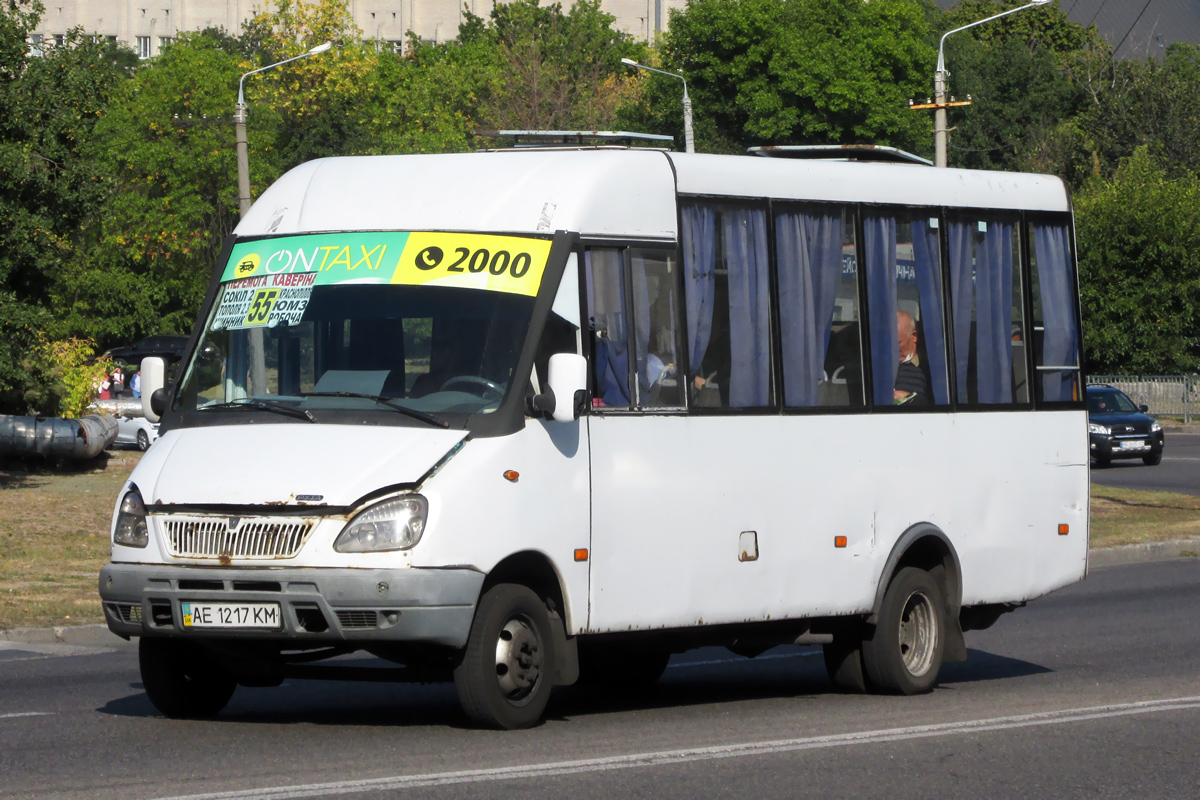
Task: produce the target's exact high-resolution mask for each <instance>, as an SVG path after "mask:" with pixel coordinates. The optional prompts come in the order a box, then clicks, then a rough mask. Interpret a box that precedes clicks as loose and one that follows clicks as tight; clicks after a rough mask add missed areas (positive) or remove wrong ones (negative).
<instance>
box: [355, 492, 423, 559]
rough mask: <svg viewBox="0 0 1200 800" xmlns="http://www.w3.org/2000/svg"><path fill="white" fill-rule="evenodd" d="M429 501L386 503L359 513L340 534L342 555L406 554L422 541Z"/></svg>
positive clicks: (405, 498) (413, 499) (407, 499)
mask: <svg viewBox="0 0 1200 800" xmlns="http://www.w3.org/2000/svg"><path fill="white" fill-rule="evenodd" d="M428 514H429V501H427V500H426V499H425V498H424V497H422V496H421V495H419V494H406V495H404V496H403V497H394V498H392V499H391V500H384V501H383V502H382V503H377V504H376V505H373V506H371V507H370V508H368V509H366V510H365V511H362V512H359V513H358V514H356V515H355V516H354V518H353V519H351V520H350V522H349V524H347V525H346V527H345V528H344V529H343V530H342V532H341V533H339V534H338V537H337V540H336V541H335V542H334V543H333V549H334V550H336V551H338V552H339V553H377V552H381V551H384V550H406V549H408V548H409V547H412V546H413V545H415V544H416V543H417V542H419V541H421V534H422V533H424V532H425V518H426V517H427V516H428Z"/></svg>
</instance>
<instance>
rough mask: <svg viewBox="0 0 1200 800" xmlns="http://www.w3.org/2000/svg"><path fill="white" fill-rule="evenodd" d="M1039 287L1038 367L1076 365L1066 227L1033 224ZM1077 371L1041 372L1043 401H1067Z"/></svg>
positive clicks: (1072, 286)
mask: <svg viewBox="0 0 1200 800" xmlns="http://www.w3.org/2000/svg"><path fill="white" fill-rule="evenodd" d="M1032 227H1033V248H1034V254H1035V256H1036V257H1037V277H1038V288H1039V289H1040V293H1041V296H1042V297H1041V300H1042V325H1043V326H1044V328H1045V330H1044V333H1043V337H1042V357H1041V359H1040V360H1039V361H1038V363H1039V364H1040V365H1044V366H1051V367H1060V366H1065V367H1076V366H1078V365H1079V332H1078V331H1077V330H1076V328H1075V320H1076V316H1075V276H1074V274H1073V273H1072V272H1071V231H1070V229H1069V228H1068V227H1067V226H1066V225H1061V224H1050V225H1041V224H1038V223H1033V225H1032ZM1076 380H1077V372H1076V371H1075V370H1062V371H1058V372H1055V371H1050V370H1042V381H1041V382H1042V399H1043V400H1048V401H1051V402H1056V401H1069V400H1073V399H1075V398H1074V397H1073V396H1072V393H1073V390H1074V387H1075V381H1076Z"/></svg>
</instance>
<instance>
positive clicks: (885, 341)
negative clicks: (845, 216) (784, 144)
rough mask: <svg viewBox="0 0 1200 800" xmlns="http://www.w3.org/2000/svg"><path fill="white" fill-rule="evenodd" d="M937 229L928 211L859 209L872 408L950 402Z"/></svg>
mask: <svg viewBox="0 0 1200 800" xmlns="http://www.w3.org/2000/svg"><path fill="white" fill-rule="evenodd" d="M938 233H939V228H938V219H937V217H936V216H935V215H934V214H933V213H932V212H931V211H927V210H923V209H887V208H868V209H866V210H865V211H864V212H863V255H864V264H865V268H866V277H867V308H868V314H869V320H868V324H869V326H870V341H871V384H872V387H873V388H872V392H873V395H874V396H873V398H872V399H873V400H874V403H875V405H876V406H893V405H894V406H904V407H908V408H912V407H921V406H930V405H939V406H940V405H946V404H947V403H948V402H949V391H948V386H947V383H948V381H947V377H946V376H947V372H946V345H945V335H944V333H943V331H942V288H941V287H942V280H941V259H940V256H939V253H940V249H939V244H938V241H939V240H938Z"/></svg>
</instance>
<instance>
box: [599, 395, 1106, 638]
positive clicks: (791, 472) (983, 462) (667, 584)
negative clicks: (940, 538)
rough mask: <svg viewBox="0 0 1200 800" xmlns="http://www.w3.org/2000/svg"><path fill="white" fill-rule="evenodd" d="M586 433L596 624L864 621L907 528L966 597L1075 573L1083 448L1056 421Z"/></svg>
mask: <svg viewBox="0 0 1200 800" xmlns="http://www.w3.org/2000/svg"><path fill="white" fill-rule="evenodd" d="M1066 413H1071V414H1075V415H1076V416H1078V414H1077V412H1066ZM589 423H590V433H591V444H592V469H593V474H592V491H593V503H592V543H593V547H592V590H591V598H592V618H591V619H592V622H591V630H593V631H596V632H604V631H619V630H628V629H646V628H655V627H676V626H691V625H700V624H720V623H733V622H743V621H756V620H769V619H780V618H795V617H809V616H824V615H843V614H854V613H861V612H865V611H868V610H869V609H870V608H871V604H872V603H873V601H874V597H875V589H876V586H877V582H878V580H879V579H880V577H881V573H882V570H883V567H884V563H885V561H886V559H887V557H888V555H889V554H890V552H891V550H892V547H893V545H894V544H895V542H896V541H897V540H898V539H899V537H900V536H901V535H902V534H903V533H904V532H905V531H906V530H907V529H908V528H910V527H911V526H912V525H915V524H917V523H920V522H928V523H932V524H934V525H936V526H937V527H938V528H940V529H941V530H942V531H944V532H945V533H946V534H947V536H948V537H949V538H950V540H951V541H952V543H953V544H954V547H955V549H956V551H957V552H958V555H959V558H960V560H961V562H962V567H963V573H964V602H965V603H967V604H972V603H981V602H1004V601H1018V600H1024V599H1029V598H1031V597H1036V596H1038V595H1040V594H1044V593H1045V592H1047V591H1051V590H1052V589H1054V588H1058V587H1059V586H1063V585H1065V584H1067V583H1070V582H1072V581H1074V580H1078V579H1079V578H1080V577H1082V575H1083V569H1084V565H1085V563H1086V547H1087V510H1086V503H1087V483H1086V481H1087V460H1086V456H1087V453H1086V448H1087V440H1086V436H1085V435H1084V431H1085V429H1084V428H1083V427H1082V424H1080V425H1079V426H1076V425H1075V424H1074V419H1073V418H1067V419H1066V420H1065V421H1064V418H1063V417H1062V416H1060V415H1058V414H1057V413H1056V414H1030V413H1023V412H1010V413H996V414H992V413H981V414H959V415H950V414H920V415H916V414H889V415H883V414H878V415H853V416H822V417H800V416H790V417H789V416H783V417H781V416H753V417H732V416H730V417H686V418H685V417H652V416H646V417H624V418H619V417H616V416H609V417H598V416H593V417H591V418H590V419H589ZM1081 480H1082V483H1081ZM1060 522H1062V523H1067V524H1069V525H1070V526H1071V531H1072V533H1071V534H1070V535H1068V536H1065V537H1060V536H1058V534H1057V525H1058V524H1059V523H1060ZM746 531H753V532H754V538H755V539H756V540H757V549H758V557H757V559H756V560H753V561H743V560H739V555H740V554H741V548H740V546H739V545H740V542H741V538H742V533H743V532H746ZM837 536H845V537H846V538H847V544H846V546H845V547H844V548H838V547H836V546H835V537H837Z"/></svg>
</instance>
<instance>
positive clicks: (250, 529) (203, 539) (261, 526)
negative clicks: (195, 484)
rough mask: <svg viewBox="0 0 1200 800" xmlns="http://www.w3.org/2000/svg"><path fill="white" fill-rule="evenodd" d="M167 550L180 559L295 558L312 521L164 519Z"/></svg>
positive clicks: (310, 529)
mask: <svg viewBox="0 0 1200 800" xmlns="http://www.w3.org/2000/svg"><path fill="white" fill-rule="evenodd" d="M160 519H161V521H162V526H163V531H164V532H165V533H166V537H165V538H166V542H167V550H168V551H169V552H170V553H171V555H173V556H177V557H180V558H220V557H221V556H227V557H229V558H264V559H265V558H291V557H293V556H294V555H296V553H298V552H300V548H301V547H303V546H304V542H305V540H306V539H308V534H309V533H310V532H311V531H312V528H313V523H312V521H311V520H295V519H274V518H269V517H267V518H264V517H199V516H198V517H182V516H168V517H161V518H160Z"/></svg>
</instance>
